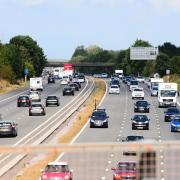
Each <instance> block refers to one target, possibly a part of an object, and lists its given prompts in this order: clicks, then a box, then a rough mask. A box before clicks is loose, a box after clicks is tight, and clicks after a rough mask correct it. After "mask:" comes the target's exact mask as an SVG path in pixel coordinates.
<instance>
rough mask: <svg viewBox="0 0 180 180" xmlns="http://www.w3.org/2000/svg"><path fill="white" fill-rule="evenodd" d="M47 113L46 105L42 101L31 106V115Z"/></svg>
mask: <svg viewBox="0 0 180 180" xmlns="http://www.w3.org/2000/svg"><path fill="white" fill-rule="evenodd" d="M32 115H46V111H45V107H44V106H43V105H42V104H41V103H32V104H31V106H30V107H29V116H32Z"/></svg>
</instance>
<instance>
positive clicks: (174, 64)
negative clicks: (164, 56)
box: [169, 56, 180, 74]
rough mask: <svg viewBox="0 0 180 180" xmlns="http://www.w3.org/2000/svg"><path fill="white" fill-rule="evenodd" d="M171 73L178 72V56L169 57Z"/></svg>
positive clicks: (179, 65) (179, 69)
mask: <svg viewBox="0 0 180 180" xmlns="http://www.w3.org/2000/svg"><path fill="white" fill-rule="evenodd" d="M169 64H170V70H171V74H180V56H174V57H173V58H171V59H170V62H169Z"/></svg>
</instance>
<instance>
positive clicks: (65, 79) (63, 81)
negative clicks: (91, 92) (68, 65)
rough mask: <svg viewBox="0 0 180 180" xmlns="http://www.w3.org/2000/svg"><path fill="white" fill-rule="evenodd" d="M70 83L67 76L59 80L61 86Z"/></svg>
mask: <svg viewBox="0 0 180 180" xmlns="http://www.w3.org/2000/svg"><path fill="white" fill-rule="evenodd" d="M69 82H70V78H69V76H67V75H66V76H63V77H62V79H61V85H67V84H68V83H69Z"/></svg>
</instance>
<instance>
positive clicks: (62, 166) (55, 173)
mask: <svg viewBox="0 0 180 180" xmlns="http://www.w3.org/2000/svg"><path fill="white" fill-rule="evenodd" d="M48 179H59V180H72V171H70V170H69V167H68V164H67V163H66V162H50V163H48V164H47V166H46V167H45V170H43V171H42V175H41V178H40V180H48Z"/></svg>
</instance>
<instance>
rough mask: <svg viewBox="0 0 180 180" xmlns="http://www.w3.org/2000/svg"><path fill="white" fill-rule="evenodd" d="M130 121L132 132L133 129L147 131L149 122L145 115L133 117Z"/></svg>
mask: <svg viewBox="0 0 180 180" xmlns="http://www.w3.org/2000/svg"><path fill="white" fill-rule="evenodd" d="M131 120H132V130H134V129H146V130H149V121H150V119H148V117H147V116H146V115H134V117H133V118H132V119H131Z"/></svg>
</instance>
